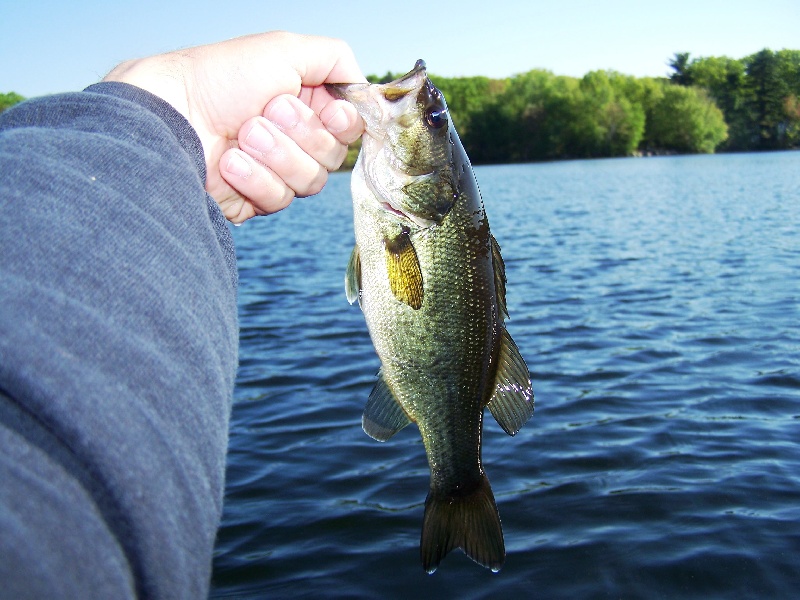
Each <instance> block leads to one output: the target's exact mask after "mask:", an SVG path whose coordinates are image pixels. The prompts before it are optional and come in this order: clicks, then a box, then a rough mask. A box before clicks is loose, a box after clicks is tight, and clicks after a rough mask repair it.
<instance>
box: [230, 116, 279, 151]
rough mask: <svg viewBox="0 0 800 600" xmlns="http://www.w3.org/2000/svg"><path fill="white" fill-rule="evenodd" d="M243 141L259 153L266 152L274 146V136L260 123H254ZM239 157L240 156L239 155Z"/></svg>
mask: <svg viewBox="0 0 800 600" xmlns="http://www.w3.org/2000/svg"><path fill="white" fill-rule="evenodd" d="M244 143H245V144H247V145H248V146H250V147H251V148H252V149H253V150H256V151H258V152H261V153H266V152H269V151H270V150H272V148H273V146H275V138H274V137H272V134H271V133H270V132H269V131H267V129H266V127H264V126H263V125H261V124H258V123H257V124H256V125H254V126H253V128H252V129H251V130H250V133H248V134H247V137H246V138H245V139H244ZM239 158H241V157H239Z"/></svg>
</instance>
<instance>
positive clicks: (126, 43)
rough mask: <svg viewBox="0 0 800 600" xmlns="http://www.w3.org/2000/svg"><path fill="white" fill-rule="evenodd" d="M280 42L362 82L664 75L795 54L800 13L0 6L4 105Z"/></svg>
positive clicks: (418, 3)
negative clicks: (423, 71)
mask: <svg viewBox="0 0 800 600" xmlns="http://www.w3.org/2000/svg"><path fill="white" fill-rule="evenodd" d="M274 29H284V30H288V31H295V32H298V33H307V34H317V35H326V36H331V37H338V38H342V39H344V40H346V41H347V42H348V43H349V44H350V46H351V47H352V48H353V50H354V52H355V55H356V58H357V60H358V62H359V65H360V66H361V68H362V70H363V71H364V73H365V74H377V75H383V74H384V73H386V72H387V71H391V72H393V73H400V72H406V71H408V70H409V69H411V67H412V66H413V65H414V62H415V61H416V59H418V58H422V59H424V60H425V61H426V63H427V65H428V70H429V71H430V72H431V73H432V74H434V75H440V76H444V77H462V76H470V75H485V76H488V77H498V78H500V77H508V76H511V75H514V74H516V73H522V72H525V71H529V70H531V69H547V70H550V71H552V72H553V73H555V74H557V75H570V76H573V77H581V76H583V75H585V74H586V73H588V72H590V71H594V70H605V69H611V70H615V71H619V72H621V73H625V74H628V75H634V76H637V77H645V76H652V77H660V76H665V75H667V74H669V72H670V69H669V60H670V58H672V57H673V56H674V54H675V53H676V52H689V53H691V55H692V56H693V57H700V56H729V57H731V58H743V57H745V56H747V55H750V54H753V53H754V52H758V51H759V50H761V49H763V48H770V49H772V50H780V49H782V48H790V49H795V50H798V49H800V0H668V1H663V0H662V1H658V0H656V1H647V0H593V1H588V0H549V1H540V0H528V1H522V0H480V1H478V0H460V1H451V0H438V1H437V0H394V1H393V2H379V1H378V0H362V1H355V0H338V1H337V0H328V1H320V0H283V1H281V2H276V1H273V0H261V1H257V2H256V1H251V0H235V1H233V2H224V1H222V2H221V1H220V0H217V1H215V2H210V1H208V0H192V1H188V0H176V1H170V0H160V1H155V0H137V1H136V2H129V1H127V0H68V1H65V0H57V1H52V0H33V1H30V0H0V93H2V92H10V91H14V92H17V93H18V94H21V95H23V96H25V97H32V96H39V95H43V94H50V93H57V92H63V91H73V90H80V89H82V88H84V87H86V86H87V85H90V84H92V83H95V82H96V81H98V80H99V79H101V78H102V77H103V75H104V74H105V73H107V72H108V71H109V70H110V69H111V68H112V67H114V66H115V65H116V64H117V63H119V62H121V61H123V60H126V59H129V58H135V57H140V56H147V55H150V54H157V53H161V52H166V51H169V50H174V49H178V48H185V47H189V46H196V45H199V44H207V43H212V42H215V41H219V40H223V39H228V38H232V37H237V36H240V35H244V34H248V33H255V32H258V31H269V30H274Z"/></svg>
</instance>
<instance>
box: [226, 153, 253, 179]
mask: <svg viewBox="0 0 800 600" xmlns="http://www.w3.org/2000/svg"><path fill="white" fill-rule="evenodd" d="M225 170H226V171H227V172H228V173H231V174H233V175H237V176H238V177H250V174H251V173H252V170H251V169H250V165H249V164H248V163H247V161H246V160H245V159H243V158H242V157H241V156H239V155H238V154H231V157H230V158H229V159H228V166H227V167H225Z"/></svg>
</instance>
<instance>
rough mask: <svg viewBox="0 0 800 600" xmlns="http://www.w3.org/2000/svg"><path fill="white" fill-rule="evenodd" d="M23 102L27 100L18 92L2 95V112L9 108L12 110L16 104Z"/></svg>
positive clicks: (0, 95)
mask: <svg viewBox="0 0 800 600" xmlns="http://www.w3.org/2000/svg"><path fill="white" fill-rule="evenodd" d="M23 100H25V98H23V97H22V96H20V95H19V94H17V93H16V92H8V93H6V94H0V112H3V111H4V110H5V109H7V108H11V107H12V106H14V105H15V104H17V103H19V102H22V101H23Z"/></svg>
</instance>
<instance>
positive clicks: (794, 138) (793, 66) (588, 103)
mask: <svg viewBox="0 0 800 600" xmlns="http://www.w3.org/2000/svg"><path fill="white" fill-rule="evenodd" d="M668 64H669V66H670V69H671V71H672V72H671V73H670V74H669V76H667V77H641V78H640V77H633V76H630V75H624V74H622V73H618V72H616V71H592V72H590V73H587V74H586V75H585V76H584V77H582V78H576V77H567V76H564V75H554V74H553V73H552V72H550V71H544V70H532V71H528V72H526V73H521V74H519V75H514V76H513V77H508V78H505V79H490V78H488V77H482V76H476V77H456V78H446V77H437V76H436V75H431V79H432V81H433V83H434V84H435V85H436V86H437V87H438V88H439V89H440V90H441V91H442V93H444V96H445V98H446V99H447V104H448V108H449V110H450V113H451V116H452V119H453V123H454V124H455V126H456V129H457V130H458V133H459V136H460V137H461V141H462V143H463V144H464V148H465V149H466V151H467V155H468V156H469V157H470V160H471V162H472V163H473V164H476V165H480V164H497V163H516V162H535V161H548V160H560V159H582V158H611V157H622V156H660V155H673V154H697V153H713V152H743V151H746V152H753V151H763V150H790V149H796V148H798V147H800V50H779V51H776V52H775V51H772V50H769V49H764V50H761V51H760V52H757V53H755V54H752V55H750V56H746V57H744V58H741V59H733V58H728V57H726V56H722V57H705V58H692V57H691V55H690V54H689V53H688V52H686V53H676V54H675V55H674V56H673V57H672V59H670V60H669V63H668ZM398 75H400V74H398V73H394V74H393V73H387V74H386V75H384V76H383V77H378V76H376V75H370V76H368V77H367V79H369V80H370V81H371V82H373V83H385V82H387V81H392V80H393V79H396V78H397V77H398ZM22 100H24V98H23V97H22V96H20V95H19V94H16V93H14V92H8V93H5V94H3V93H0V112H2V111H3V110H5V109H7V108H9V107H10V106H13V105H14V104H16V103H17V102H20V101H22ZM359 148H360V141H359V142H357V143H356V144H354V145H352V146H351V147H350V149H349V152H348V155H347V159H346V160H345V163H344V165H343V166H342V168H343V169H348V168H352V167H353V165H354V164H355V161H356V157H357V155H358V150H359Z"/></svg>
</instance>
